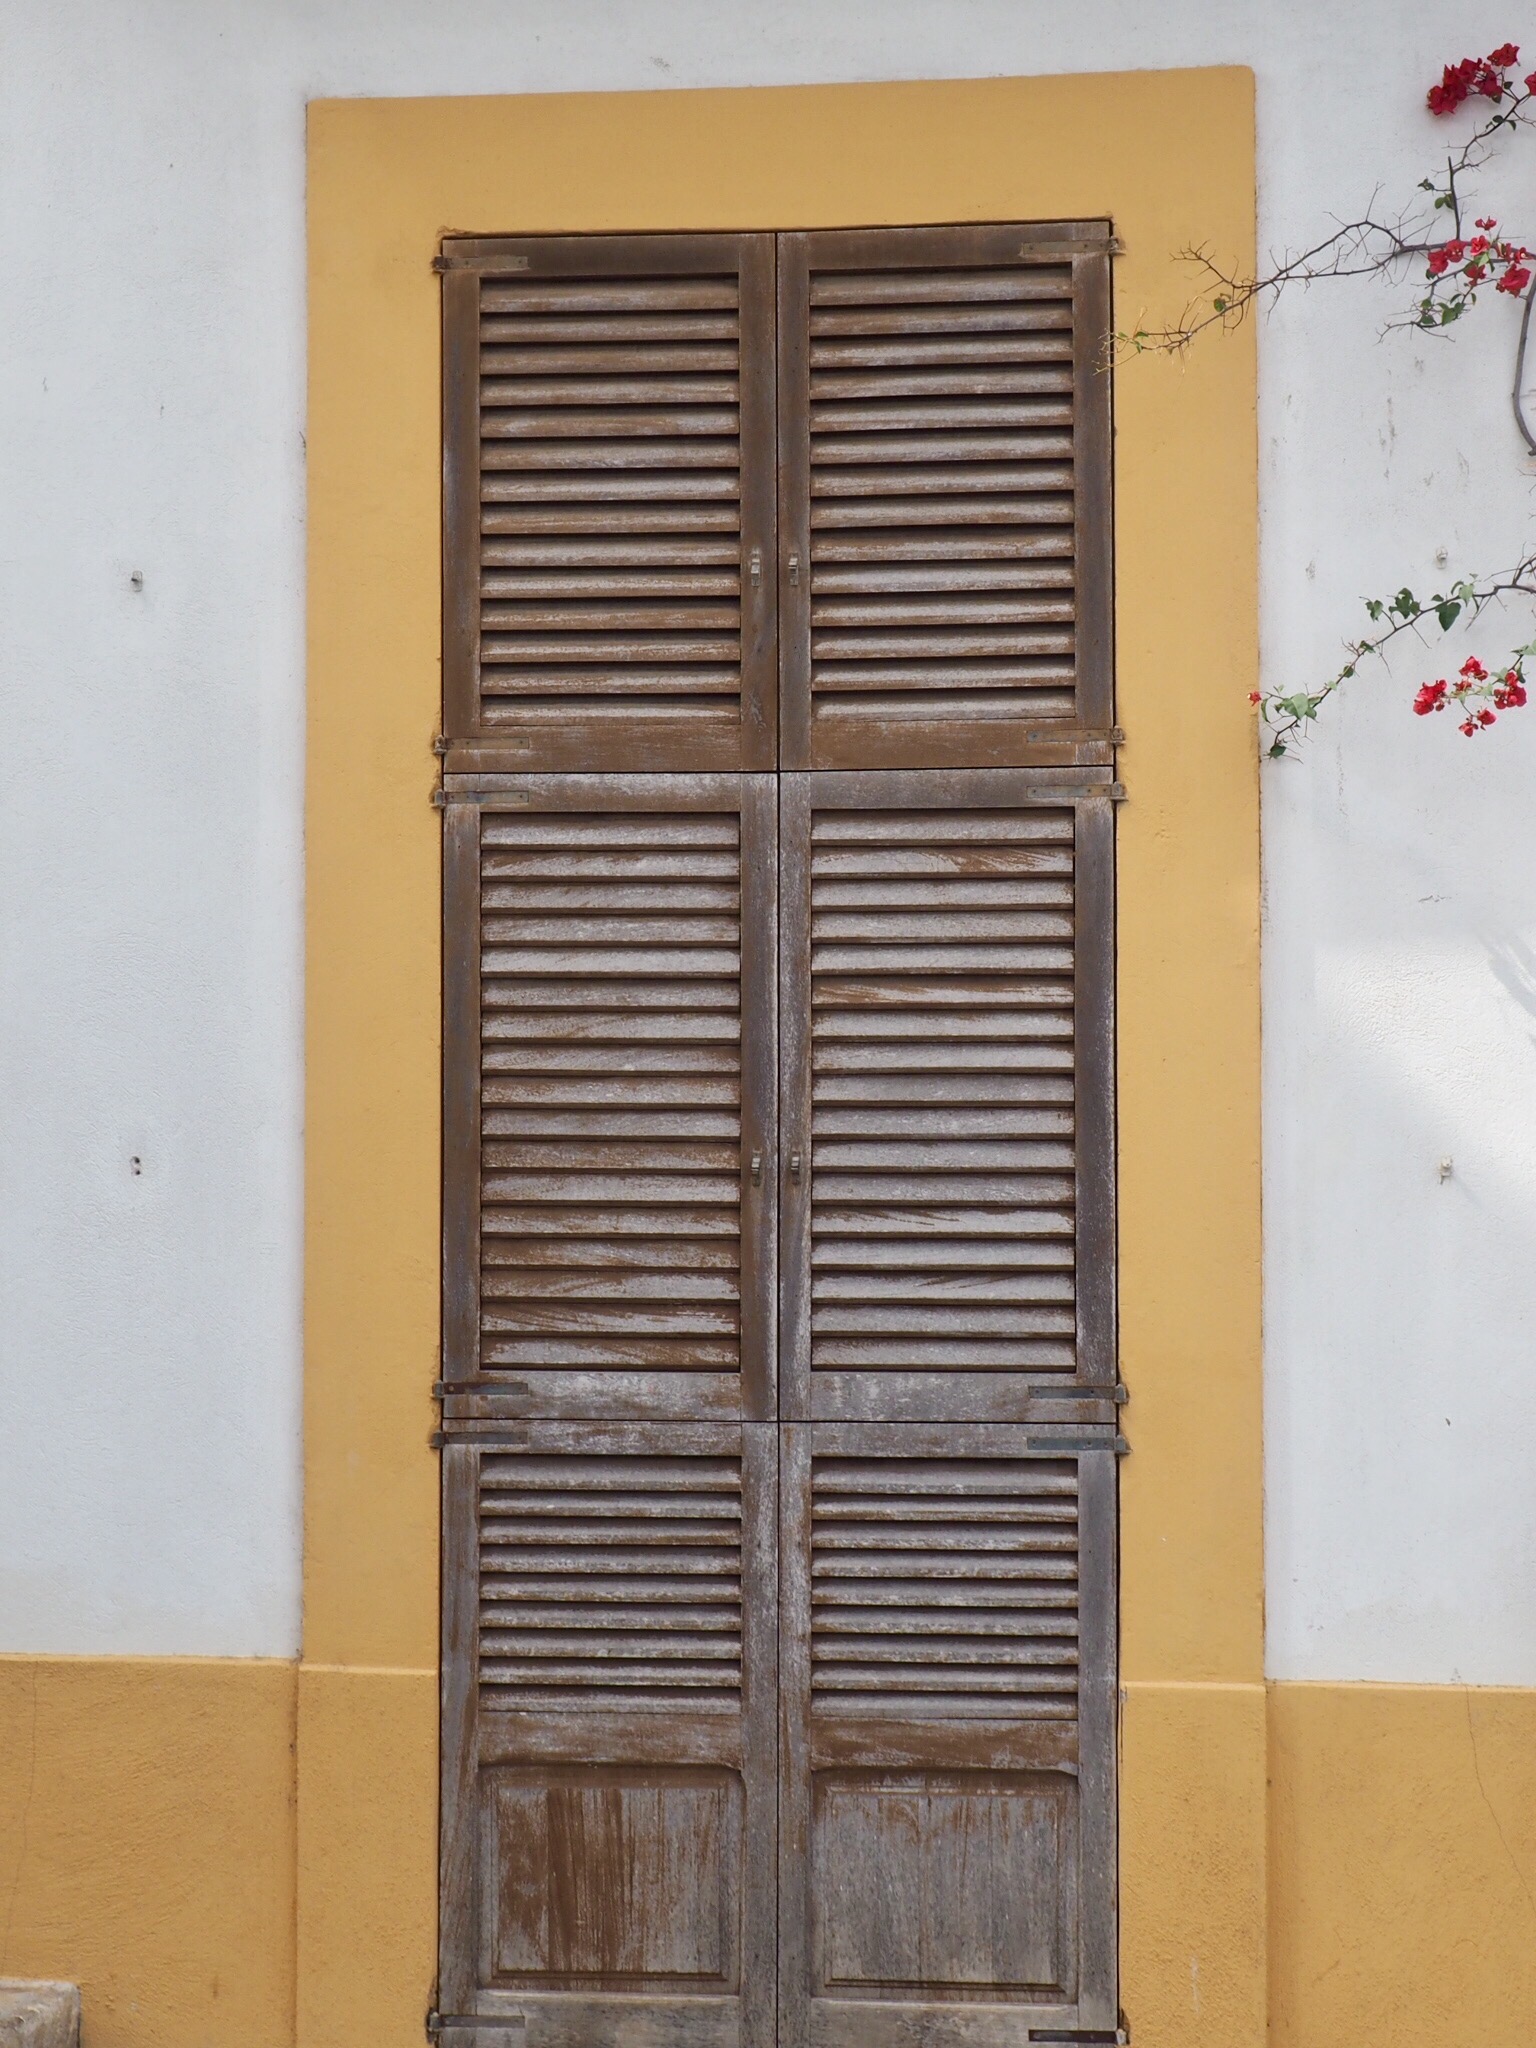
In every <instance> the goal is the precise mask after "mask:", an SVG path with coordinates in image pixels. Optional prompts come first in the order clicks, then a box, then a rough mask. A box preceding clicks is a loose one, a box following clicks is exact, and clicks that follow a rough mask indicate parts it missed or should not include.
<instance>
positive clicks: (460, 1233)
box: [438, 800, 481, 1384]
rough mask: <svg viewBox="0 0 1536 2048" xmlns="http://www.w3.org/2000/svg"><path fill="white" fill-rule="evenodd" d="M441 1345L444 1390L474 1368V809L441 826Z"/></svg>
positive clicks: (452, 806) (453, 808)
mask: <svg viewBox="0 0 1536 2048" xmlns="http://www.w3.org/2000/svg"><path fill="white" fill-rule="evenodd" d="M443 931H444V946H443V1332H442V1337H443V1342H442V1360H441V1370H440V1372H439V1374H438V1377H439V1379H441V1380H442V1381H443V1382H444V1383H445V1384H453V1383H456V1382H467V1381H470V1380H473V1379H474V1378H475V1376H476V1374H477V1373H478V1372H479V1369H480V1075H481V1058H480V810H479V806H478V805H476V804H473V803H468V802H464V801H462V800H461V801H459V802H450V803H449V804H448V805H447V806H446V807H445V813H444V819H443Z"/></svg>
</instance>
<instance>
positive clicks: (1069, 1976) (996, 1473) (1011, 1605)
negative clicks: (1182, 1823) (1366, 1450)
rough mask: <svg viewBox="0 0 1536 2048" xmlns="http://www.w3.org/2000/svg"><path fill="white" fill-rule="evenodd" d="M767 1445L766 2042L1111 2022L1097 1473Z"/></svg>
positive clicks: (1019, 1452) (916, 1430)
mask: <svg viewBox="0 0 1536 2048" xmlns="http://www.w3.org/2000/svg"><path fill="white" fill-rule="evenodd" d="M1074 1444H1080V1439H1072V1438H1067V1437H1065V1435H1064V1433H1058V1434H1057V1435H1056V1437H1055V1439H1054V1440H1053V1434H1052V1432H1050V1431H1038V1432H1037V1431H1029V1432H1025V1431H1022V1430H1018V1429H1008V1428H996V1427H988V1426H979V1427H976V1426H972V1427H966V1426H959V1427H956V1426H943V1427H935V1426H932V1425H927V1426H923V1425H914V1424H899V1425H895V1426H892V1425H880V1424H840V1425H839V1424H811V1425H804V1424H793V1425H789V1426H788V1427H786V1428H785V1430H784V1431H783V1432H782V1448H781V1470H780V1493H781V1500H782V1503H783V1507H782V1513H783V1528H782V1532H781V1572H782V1592H781V1609H780V1628H781V1649H780V1670H781V1683H782V1688H783V1693H784V1705H783V1729H784V1738H783V1743H782V1747H781V1753H780V1828H781V1845H782V1862H781V1871H780V1932H779V1945H780V1959H781V1962H780V2037H779V2038H780V2041H781V2043H782V2044H783V2048H805V2044H808V2043H815V2044H819V2048H820V2044H826V2048H832V2044H839V2048H842V2044H846V2048H854V2044H864V2043H868V2042H876V2043H889V2044H891V2048H896V2044H898V2043H902V2044H904V2043H908V2042H911V2041H922V2042H923V2043H925V2044H927V2043H933V2044H937V2048H949V2044H954V2048H962V2044H964V2048H975V2044H978V2043H980V2044H987V2048H994V2044H995V2048H1026V2044H1027V2043H1028V2042H1029V2041H1030V2040H1031V2039H1032V2037H1033V2036H1034V2035H1035V2034H1037V2033H1039V2032H1041V2031H1042V2030H1044V2031H1045V2032H1047V2033H1049V2032H1050V2031H1052V2030H1054V2031H1058V2032H1060V2031H1072V2030H1076V2029H1090V2030H1092V2029H1103V2028H1108V2029H1110V2030H1111V2031H1112V2030H1113V2028H1114V2026H1115V2025H1116V2013H1117V2005H1116V1989H1115V1967H1114V1817H1113V1748H1112V1744H1113V1727H1114V1663H1113V1611H1114V1606H1113V1603H1114V1584H1113V1575H1114V1473H1113V1465H1114V1454H1113V1451H1112V1449H1111V1448H1110V1444H1109V1442H1108V1439H1107V1438H1106V1440H1105V1441H1104V1443H1103V1444H1102V1446H1101V1447H1096V1448H1093V1449H1082V1448H1080V1447H1074Z"/></svg>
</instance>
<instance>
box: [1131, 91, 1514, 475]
mask: <svg viewBox="0 0 1536 2048" xmlns="http://www.w3.org/2000/svg"><path fill="white" fill-rule="evenodd" d="M1533 99H1536V94H1533V93H1531V92H1528V91H1524V92H1518V91H1517V92H1513V93H1512V94H1511V97H1510V99H1509V101H1508V103H1507V104H1506V105H1504V106H1502V107H1501V108H1500V109H1499V111H1498V112H1497V113H1496V114H1493V115H1491V116H1490V117H1489V119H1488V120H1487V121H1485V122H1484V123H1483V125H1482V127H1481V128H1479V129H1478V130H1477V131H1476V132H1475V133H1474V134H1473V135H1471V136H1469V137H1468V139H1467V140H1466V142H1465V143H1463V145H1462V147H1461V148H1460V149H1459V150H1457V151H1455V152H1454V153H1453V154H1451V155H1450V156H1448V157H1447V158H1446V164H1445V170H1446V182H1445V186H1444V188H1443V190H1441V191H1440V192H1437V193H1436V194H1435V207H1436V208H1437V209H1438V210H1441V211H1447V212H1449V213H1450V215H1451V218H1452V220H1453V221H1454V223H1455V232H1456V236H1457V239H1460V238H1461V234H1462V222H1461V204H1462V202H1461V192H1460V186H1459V182H1458V181H1459V180H1460V179H1461V178H1462V177H1464V176H1465V175H1466V173H1467V172H1469V171H1475V170H1478V169H1480V168H1481V167H1482V165H1483V164H1484V163H1486V162H1487V160H1488V153H1489V151H1488V145H1489V143H1490V142H1491V141H1492V139H1493V137H1494V136H1495V135H1496V134H1497V133H1498V132H1499V130H1500V129H1503V128H1508V127H1515V126H1527V127H1528V126H1530V125H1531V116H1530V113H1528V111H1527V109H1529V108H1530V106H1531V102H1532V100H1533ZM1426 189H1433V188H1426ZM1407 223H1408V210H1407V209H1406V208H1405V209H1404V211H1403V213H1402V214H1400V215H1399V216H1398V218H1397V220H1396V221H1391V220H1380V219H1377V218H1376V216H1375V215H1374V214H1373V213H1366V214H1364V215H1363V216H1362V217H1361V218H1360V219H1358V220H1351V221H1345V222H1344V223H1343V224H1342V225H1341V226H1339V227H1338V228H1337V229H1336V230H1335V231H1334V232H1333V233H1332V234H1331V235H1327V236H1325V237H1324V238H1323V240H1322V241H1320V242H1316V243H1314V244H1313V246H1312V247H1311V248H1310V249H1304V250H1302V251H1301V252H1300V253H1299V254H1298V255H1295V256H1290V257H1287V258H1286V260H1285V261H1284V262H1283V263H1279V264H1276V265H1275V267H1274V268H1273V269H1272V270H1268V271H1265V272H1263V273H1261V274H1255V275H1253V276H1246V277H1245V276H1243V275H1241V274H1239V273H1236V272H1231V271H1226V270H1223V269H1222V268H1221V266H1220V265H1219V264H1218V263H1216V262H1215V261H1213V259H1212V258H1211V256H1210V254H1209V253H1208V252H1207V251H1206V250H1205V249H1203V248H1187V249H1183V250H1181V251H1180V255H1181V256H1182V257H1183V258H1184V260H1185V261H1186V262H1191V263H1198V264H1199V265H1200V266H1201V268H1202V269H1203V271H1204V273H1205V276H1206V279H1207V281H1208V283H1209V285H1210V286H1211V287H1213V288H1214V296H1213V297H1212V298H1211V299H1210V300H1209V301H1208V302H1206V301H1204V300H1195V301H1192V302H1191V304H1190V305H1189V306H1188V307H1187V308H1186V309H1185V312H1184V313H1183V315H1182V316H1181V317H1180V319H1179V320H1178V322H1177V324H1175V325H1174V326H1171V327H1163V328H1156V329H1147V328H1142V329H1139V330H1137V332H1135V333H1134V334H1121V335H1118V336H1116V340H1117V342H1118V343H1119V345H1120V347H1121V350H1122V351H1123V352H1125V353H1129V354H1131V355H1140V354H1156V355H1175V354H1182V353H1183V351H1184V350H1185V349H1186V348H1188V346H1189V344H1190V343H1191V342H1192V341H1193V340H1194V338H1195V336H1196V335H1197V334H1203V333H1204V332H1205V330H1206V329H1207V328H1208V327H1216V326H1219V327H1221V328H1223V329H1231V328H1234V327H1238V326H1240V325H1241V324H1242V322H1243V321H1244V320H1245V319H1246V318H1247V316H1248V314H1249V312H1250V311H1251V310H1252V308H1253V307H1254V305H1255V304H1256V303H1257V302H1258V301H1259V300H1260V299H1262V298H1263V297H1264V295H1265V294H1266V293H1270V294H1272V295H1274V294H1278V293H1279V292H1280V290H1281V289H1282V288H1283V287H1284V286H1286V285H1288V284H1313V283H1316V282H1318V281H1320V280H1321V279H1323V278H1331V277H1375V276H1379V275H1381V274H1382V273H1383V272H1387V271H1390V270H1391V269H1392V268H1393V266H1394V265H1396V264H1400V263H1404V262H1407V261H1408V260H1409V259H1411V258H1412V257H1415V256H1428V255H1429V254H1430V253H1431V251H1432V250H1434V249H1435V248H1436V247H1437V246H1438V244H1437V243H1436V242H1435V240H1433V239H1432V238H1431V237H1430V235H1429V230H1428V226H1427V225H1426V227H1424V228H1423V229H1418V230H1414V229H1410V228H1409V227H1408V224H1407ZM1388 325H1389V327H1419V326H1421V325H1422V323H1421V322H1420V321H1419V320H1399V321H1391V322H1389V323H1388ZM1521 431H1522V434H1524V432H1525V427H1524V422H1523V421H1522V424H1521ZM1531 445H1532V448H1533V452H1536V443H1533V444H1531Z"/></svg>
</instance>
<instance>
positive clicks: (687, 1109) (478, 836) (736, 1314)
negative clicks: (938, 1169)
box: [443, 775, 777, 1422]
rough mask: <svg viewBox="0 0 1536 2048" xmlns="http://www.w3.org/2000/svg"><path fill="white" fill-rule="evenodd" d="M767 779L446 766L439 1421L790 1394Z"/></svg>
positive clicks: (751, 1400) (741, 1403) (705, 1407)
mask: <svg viewBox="0 0 1536 2048" xmlns="http://www.w3.org/2000/svg"><path fill="white" fill-rule="evenodd" d="M775 796H776V783H775V780H774V778H773V777H770V776H734V775H719V776H715V775H691V776H681V775H680V776H666V775H656V776H579V775H573V776H552V777H547V778H539V777H521V776H519V777H515V778H509V777H482V778H474V777H451V778H449V790H448V836H447V861H446V871H445V888H446V892H447V899H448V901H447V918H446V928H447V930H448V931H449V932H450V933H451V934H453V935H454V943H453V949H452V951H451V953H450V957H449V959H448V962H447V986H448V1001H447V1006H446V1018H447V1024H446V1030H447V1038H448V1043H447V1045H446V1046H445V1061H444V1065H445V1072H446V1074H447V1075H448V1077H449V1079H448V1089H447V1097H446V1101H445V1118H444V1128H445V1155H446V1162H445V1163H446V1204H445V1217H444V1226H445V1237H446V1254H447V1256H446V1272H447V1301H446V1314H445V1345H444V1349H445V1356H444V1370H443V1379H444V1383H445V1408H444V1413H445V1419H446V1420H448V1421H450V1422H452V1421H477V1420H478V1421H496V1420H502V1419H511V1418H514V1417H525V1416H549V1417H559V1416H573V1417H574V1416H591V1417H598V1416H614V1417H625V1416H631V1417H636V1418H641V1417H646V1416H651V1417H662V1416H677V1417H693V1418H696V1419H699V1420H710V1419H720V1420H726V1419H734V1418H739V1417H743V1416H746V1417H753V1418H758V1419H763V1418H767V1417H771V1416H772V1415H773V1413H774V1412H775V1409H774V1391H773V1382H774V1366H773V1350H774V1345H773V1335H774V1323H775V1315H774V1292H775V1216H774V1200H773V1195H774V1184H775V1165H774V1153H775V1109H774V1088H775V1074H774V1030H775V1020H774V1012H775V1004H774V984H775V978H776V966H775V952H776V945H777V929H776V910H775V899H776V878H777V857H776V816H775Z"/></svg>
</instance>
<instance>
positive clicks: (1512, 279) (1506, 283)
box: [1494, 263, 1531, 298]
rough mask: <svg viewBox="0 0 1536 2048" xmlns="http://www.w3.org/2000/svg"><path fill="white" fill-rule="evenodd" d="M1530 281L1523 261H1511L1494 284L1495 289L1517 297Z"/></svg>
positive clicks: (1529, 274) (1529, 275)
mask: <svg viewBox="0 0 1536 2048" xmlns="http://www.w3.org/2000/svg"><path fill="white" fill-rule="evenodd" d="M1530 281H1531V273H1530V272H1529V271H1528V270H1527V269H1526V267H1525V265H1524V264H1523V263H1512V264H1511V265H1510V266H1509V268H1508V270H1506V271H1505V273H1504V275H1503V276H1502V277H1501V278H1500V279H1499V281H1498V283H1497V285H1495V287H1494V289H1495V291H1501V292H1510V293H1512V294H1513V295H1514V296H1515V297H1517V298H1518V297H1519V295H1520V293H1521V292H1523V291H1524V290H1525V288H1526V286H1527V285H1528V284H1529V283H1530Z"/></svg>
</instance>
